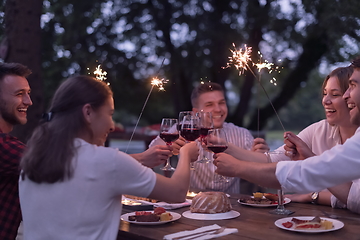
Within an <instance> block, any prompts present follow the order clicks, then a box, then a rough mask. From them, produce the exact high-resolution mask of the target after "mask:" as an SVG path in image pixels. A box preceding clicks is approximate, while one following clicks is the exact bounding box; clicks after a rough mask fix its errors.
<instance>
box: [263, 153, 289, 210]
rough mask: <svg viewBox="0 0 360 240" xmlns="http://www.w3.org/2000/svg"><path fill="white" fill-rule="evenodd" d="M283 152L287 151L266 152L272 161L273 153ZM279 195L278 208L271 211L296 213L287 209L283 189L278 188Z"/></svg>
mask: <svg viewBox="0 0 360 240" xmlns="http://www.w3.org/2000/svg"><path fill="white" fill-rule="evenodd" d="M281 154H285V152H283V151H279V150H275V151H270V152H266V153H265V155H266V156H267V158H268V162H272V161H271V156H272V155H281ZM277 195H278V205H277V207H276V209H274V210H271V211H270V213H271V214H277V215H289V214H292V213H294V212H293V211H290V210H288V209H285V207H284V194H283V191H282V189H278V190H277Z"/></svg>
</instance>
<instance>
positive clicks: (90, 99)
mask: <svg viewBox="0 0 360 240" xmlns="http://www.w3.org/2000/svg"><path fill="white" fill-rule="evenodd" d="M110 96H112V91H111V90H110V88H109V87H108V86H107V85H106V83H104V82H102V81H98V80H96V79H95V78H92V77H89V76H76V77H71V78H69V79H67V80H66V81H64V82H63V83H62V84H61V85H60V87H59V88H58V89H57V90H56V92H55V95H54V97H53V100H52V103H51V107H50V109H49V114H48V115H49V116H48V117H47V118H46V120H43V122H42V123H40V125H39V126H38V127H37V128H36V129H35V131H34V133H33V134H32V136H31V138H30V140H29V141H28V144H27V145H28V146H27V150H26V151H25V154H24V156H23V158H22V160H21V163H20V167H21V168H22V170H23V172H22V175H21V176H22V178H24V177H25V176H27V177H28V178H29V179H31V180H32V181H34V182H37V183H41V182H47V183H54V182H57V181H64V180H65V179H68V178H71V177H72V175H73V168H72V166H73V165H72V161H71V160H72V158H73V156H74V155H75V152H76V149H75V147H74V139H75V138H76V137H77V136H78V134H79V132H80V131H84V130H87V131H90V130H89V128H88V127H87V124H86V122H85V118H84V116H83V113H82V107H83V106H84V105H85V104H90V105H91V107H92V108H93V109H94V110H96V109H98V108H99V107H101V106H102V105H103V104H104V103H105V101H106V100H107V99H108V98H109V97H110Z"/></svg>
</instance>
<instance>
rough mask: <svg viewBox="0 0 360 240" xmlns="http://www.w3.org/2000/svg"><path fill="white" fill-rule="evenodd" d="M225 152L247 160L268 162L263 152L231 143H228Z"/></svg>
mask: <svg viewBox="0 0 360 240" xmlns="http://www.w3.org/2000/svg"><path fill="white" fill-rule="evenodd" d="M225 153H227V154H230V155H231V156H233V157H234V158H237V159H240V160H244V161H248V162H263V163H265V162H268V158H267V156H266V155H265V154H263V153H260V152H253V151H249V150H246V149H243V148H241V147H238V146H236V145H234V144H232V143H228V148H227V149H226V151H225Z"/></svg>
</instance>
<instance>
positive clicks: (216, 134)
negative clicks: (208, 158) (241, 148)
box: [206, 128, 230, 182]
mask: <svg viewBox="0 0 360 240" xmlns="http://www.w3.org/2000/svg"><path fill="white" fill-rule="evenodd" d="M206 147H207V149H209V150H210V151H212V152H213V153H221V152H224V151H225V150H226V149H227V148H228V141H227V138H226V134H225V132H224V130H223V129H221V128H217V129H211V130H209V131H208V135H207V137H206ZM216 176H218V179H217V180H216V179H215V181H214V182H229V181H230V178H229V177H225V176H222V175H220V174H216Z"/></svg>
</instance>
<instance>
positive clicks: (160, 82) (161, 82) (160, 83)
mask: <svg viewBox="0 0 360 240" xmlns="http://www.w3.org/2000/svg"><path fill="white" fill-rule="evenodd" d="M167 82H169V80H167V79H164V78H162V79H159V78H157V77H154V78H153V79H152V80H151V85H152V86H157V87H158V88H159V90H160V91H165V88H164V84H165V83H167Z"/></svg>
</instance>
